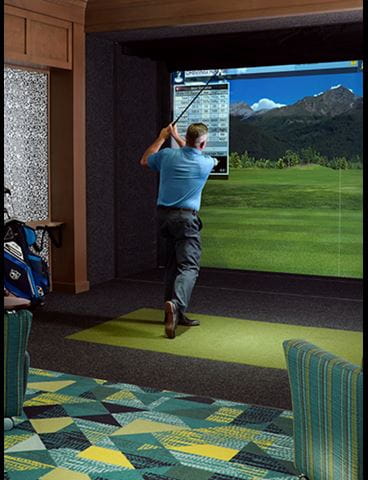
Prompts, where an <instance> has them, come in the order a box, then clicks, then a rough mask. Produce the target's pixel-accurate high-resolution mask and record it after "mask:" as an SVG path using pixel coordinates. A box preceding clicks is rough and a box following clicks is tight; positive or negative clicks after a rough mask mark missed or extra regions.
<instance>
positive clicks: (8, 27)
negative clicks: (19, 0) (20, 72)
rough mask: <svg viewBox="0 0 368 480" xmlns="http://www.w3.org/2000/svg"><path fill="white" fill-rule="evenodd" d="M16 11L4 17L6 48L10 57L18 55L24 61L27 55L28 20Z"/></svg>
mask: <svg viewBox="0 0 368 480" xmlns="http://www.w3.org/2000/svg"><path fill="white" fill-rule="evenodd" d="M14 10H16V9H13V11H11V12H9V13H7V14H5V15H4V48H5V51H7V52H9V54H10V55H11V54H16V55H17V56H18V57H20V58H21V59H24V58H26V55H27V38H26V32H27V30H26V25H27V19H26V18H25V16H24V15H22V14H21V13H19V12H18V11H14Z"/></svg>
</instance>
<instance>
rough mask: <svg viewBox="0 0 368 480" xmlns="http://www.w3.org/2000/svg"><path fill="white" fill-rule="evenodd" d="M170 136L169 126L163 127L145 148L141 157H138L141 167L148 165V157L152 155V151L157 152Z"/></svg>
mask: <svg viewBox="0 0 368 480" xmlns="http://www.w3.org/2000/svg"><path fill="white" fill-rule="evenodd" d="M169 137H170V130H169V127H166V128H163V129H162V130H161V132H160V135H159V136H158V137H157V138H156V140H155V141H154V142H153V143H152V145H150V146H149V147H148V148H147V150H146V151H145V152H144V154H143V155H142V158H141V159H140V162H139V163H140V164H141V165H142V166H143V167H147V166H148V161H147V160H148V157H149V156H150V155H152V154H153V153H157V152H158V151H159V150H160V148H161V147H162V145H163V144H164V143H165V141H166V140H167V139H168V138H169Z"/></svg>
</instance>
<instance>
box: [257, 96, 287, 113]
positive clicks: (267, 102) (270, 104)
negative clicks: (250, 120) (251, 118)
mask: <svg viewBox="0 0 368 480" xmlns="http://www.w3.org/2000/svg"><path fill="white" fill-rule="evenodd" d="M280 107H285V104H283V103H276V102H274V101H273V100H271V99H270V98H261V99H260V100H258V102H255V103H253V105H251V108H252V110H254V111H255V112H257V111H258V110H271V109H272V108H280Z"/></svg>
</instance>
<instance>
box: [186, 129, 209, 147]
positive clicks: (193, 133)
mask: <svg viewBox="0 0 368 480" xmlns="http://www.w3.org/2000/svg"><path fill="white" fill-rule="evenodd" d="M207 135H208V127H207V125H205V124H204V123H192V124H190V125H189V127H188V128H187V133H186V135H185V137H186V141H187V143H188V145H190V146H192V147H196V146H199V145H200V143H202V142H203V141H204V140H206V137H207Z"/></svg>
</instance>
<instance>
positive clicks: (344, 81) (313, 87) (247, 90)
mask: <svg viewBox="0 0 368 480" xmlns="http://www.w3.org/2000/svg"><path fill="white" fill-rule="evenodd" d="M338 85H343V86H344V87H346V88H349V89H350V90H352V91H353V93H354V94H355V95H359V96H362V95H363V75H362V73H361V72H356V73H330V74H323V75H302V76H285V77H266V78H250V79H239V80H231V81H230V103H238V102H246V103H247V104H248V105H249V106H251V107H252V108H253V109H254V110H257V108H270V107H271V106H283V105H292V104H293V103H295V102H297V101H298V100H301V99H302V98H304V97H307V96H312V95H318V94H320V93H323V92H325V91H326V90H329V89H330V88H334V87H337V86H338ZM262 99H263V101H262V102H260V100H262ZM259 102H260V103H259ZM275 104H276V105H275Z"/></svg>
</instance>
